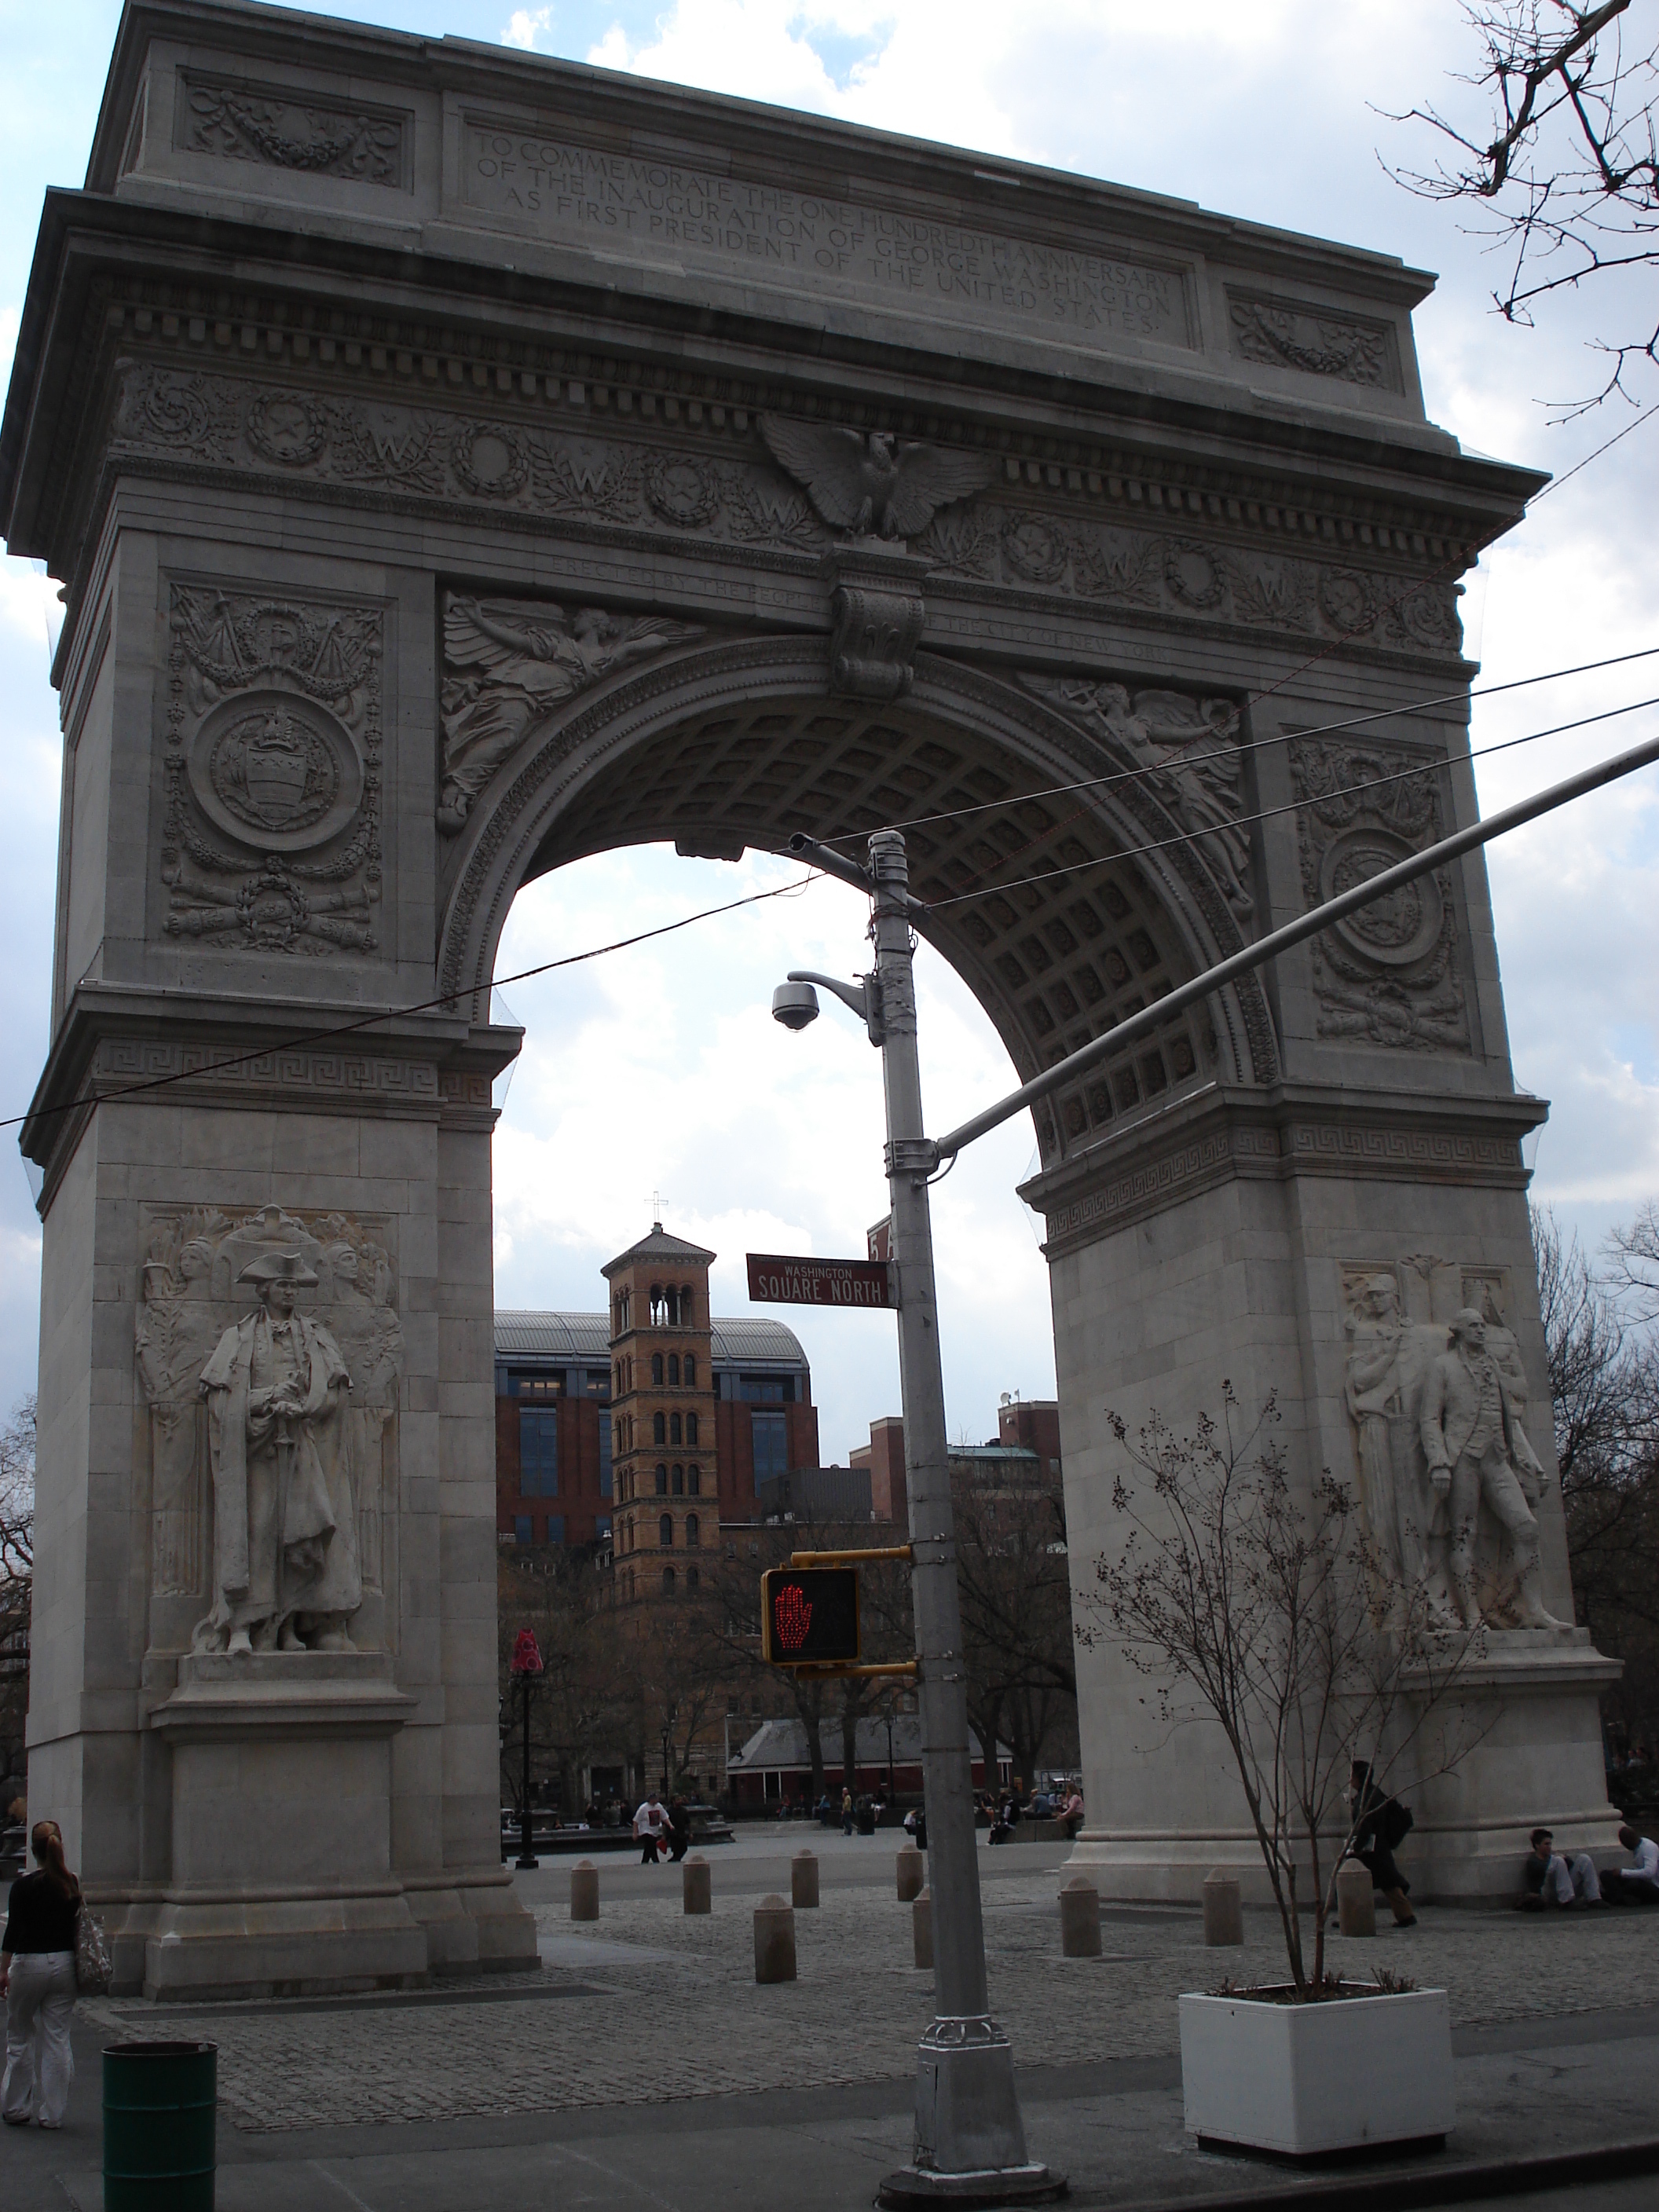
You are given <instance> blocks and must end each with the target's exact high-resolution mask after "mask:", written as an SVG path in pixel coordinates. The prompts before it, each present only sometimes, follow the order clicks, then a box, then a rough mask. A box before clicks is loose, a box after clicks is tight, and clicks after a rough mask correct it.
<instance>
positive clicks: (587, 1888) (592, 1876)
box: [570, 1859, 599, 1920]
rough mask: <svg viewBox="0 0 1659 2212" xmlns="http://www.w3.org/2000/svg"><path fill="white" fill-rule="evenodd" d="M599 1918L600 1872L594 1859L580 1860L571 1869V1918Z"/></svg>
mask: <svg viewBox="0 0 1659 2212" xmlns="http://www.w3.org/2000/svg"><path fill="white" fill-rule="evenodd" d="M570 1917H571V1918H572V1919H573V1920H597V1919H598V1918H599V1869H598V1867H596V1866H595V1865H594V1863H593V1862H592V1859H578V1860H577V1862H576V1863H575V1865H574V1866H573V1867H572V1868H571V1869H570Z"/></svg>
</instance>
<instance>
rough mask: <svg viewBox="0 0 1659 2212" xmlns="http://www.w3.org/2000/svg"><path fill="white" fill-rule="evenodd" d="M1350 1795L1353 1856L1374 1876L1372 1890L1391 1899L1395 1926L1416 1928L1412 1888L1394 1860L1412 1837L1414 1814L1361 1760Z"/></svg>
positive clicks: (1351, 1774)
mask: <svg viewBox="0 0 1659 2212" xmlns="http://www.w3.org/2000/svg"><path fill="white" fill-rule="evenodd" d="M1349 1795H1350V1798H1351V1800H1352V1807H1353V1829H1352V1835H1351V1838H1350V1840H1349V1844H1348V1850H1349V1853H1350V1855H1351V1856H1352V1857H1354V1858H1357V1859H1358V1861H1359V1863H1360V1864H1361V1866H1363V1867H1364V1869H1365V1870H1366V1871H1367V1873H1368V1874H1369V1875H1370V1878H1371V1887H1373V1888H1374V1889H1380V1890H1381V1891H1382V1893H1383V1896H1384V1897H1385V1898H1387V1899H1388V1901H1389V1911H1391V1912H1392V1913H1393V1914H1394V1917H1395V1925H1396V1926H1397V1927H1401V1928H1415V1927H1416V1925H1417V1915H1416V1914H1415V1913H1414V1912H1413V1911H1412V1908H1411V1884H1410V1883H1409V1882H1408V1881H1407V1880H1406V1877H1405V1875H1402V1874H1401V1871H1400V1869H1399V1868H1398V1867H1397V1866H1396V1865H1395V1859H1394V1855H1395V1851H1396V1850H1398V1849H1399V1848H1400V1846H1401V1844H1403V1843H1404V1842H1405V1840H1406V1838H1407V1836H1408V1835H1409V1834H1410V1833H1411V1827H1412V1816H1411V1812H1410V1810H1409V1808H1407V1807H1406V1806H1404V1805H1402V1804H1401V1802H1400V1800H1399V1799H1398V1798H1397V1797H1389V1796H1384V1795H1383V1791H1382V1790H1379V1789H1378V1787H1377V1786H1376V1781H1375V1779H1374V1778H1373V1777H1372V1773H1371V1770H1370V1766H1368V1765H1366V1763H1365V1761H1364V1759H1355V1760H1354V1762H1353V1764H1352V1767H1351V1769H1350V1771H1349Z"/></svg>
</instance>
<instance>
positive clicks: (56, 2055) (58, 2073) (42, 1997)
mask: <svg viewBox="0 0 1659 2212" xmlns="http://www.w3.org/2000/svg"><path fill="white" fill-rule="evenodd" d="M29 1849H30V1850H31V1851H32V1852H33V1856H34V1861H35V1871H34V1872H33V1874H26V1875H20V1876H19V1878H18V1880H17V1881H15V1882H14V1883H13V1884H12V1886H11V1900H10V1905H9V1911H8V1912H7V1915H6V1933H5V1940H4V1942H3V1944H0V1991H3V1992H4V1995H5V2000H6V2072H5V2079H4V2082H3V2084H0V2111H3V2112H4V2115H5V2121H6V2125H7V2126H8V2127H11V2128H21V2127H27V2125H28V2124H29V2122H30V2121H31V2120H33V2121H35V2122H37V2123H38V2124H39V2125H40V2126H41V2127H43V2128H61V2127H62V2126H63V2124H64V2106H66V2105H67V2104H68V2102H69V2092H70V2082H71V2081H73V2080H74V2078H75V2061H74V2058H73V2057H71V2055H70V2021H71V2020H72V2019H73V2018H74V2016H75V1936H76V1919H77V1917H78V1916H79V1914H80V1911H81V1885H80V1883H79V1882H78V1881H76V1878H75V1876H74V1875H72V1874H71V1873H70V1870H69V1868H68V1867H67V1865H66V1864H65V1863H64V1838H63V1836H62V1834H61V1832H60V1831H59V1829H58V1823H57V1821H56V1820H37V1821H36V1822H35V1824H34V1826H33V1828H32V1829H31V1830H30V1831H29Z"/></svg>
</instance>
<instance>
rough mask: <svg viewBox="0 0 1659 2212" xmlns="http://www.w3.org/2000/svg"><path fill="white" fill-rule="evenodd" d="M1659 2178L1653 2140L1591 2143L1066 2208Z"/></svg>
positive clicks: (1269, 2205)
mask: <svg viewBox="0 0 1659 2212" xmlns="http://www.w3.org/2000/svg"><path fill="white" fill-rule="evenodd" d="M1644 2173H1659V2136H1644V2137H1642V2138H1640V2139H1639V2140H1638V2141H1637V2142H1622V2143H1599V2144H1596V2145H1595V2146H1594V2147H1593V2148H1589V2149H1587V2150H1564V2151H1550V2152H1547V2153H1545V2154H1543V2155H1541V2156H1540V2157H1537V2158H1503V2159H1484V2160H1470V2161H1468V2162H1467V2163H1466V2164H1464V2165H1462V2166H1437V2167H1423V2166H1416V2167H1412V2168H1408V2169H1407V2171H1406V2172H1393V2173H1386V2172H1384V2173H1365V2174H1361V2173H1356V2172H1355V2171H1354V2170H1353V2168H1352V2166H1347V2167H1345V2168H1344V2169H1343V2171H1342V2172H1340V2173H1333V2174H1330V2175H1328V2176H1324V2177H1322V2178H1321V2179H1318V2180H1316V2181H1294V2182H1287V2183H1285V2184H1282V2185H1279V2186H1278V2187H1274V2186H1273V2185H1271V2184H1270V2185H1268V2186H1267V2187H1266V2188H1262V2189H1238V2190H1229V2191H1227V2193H1226V2194H1225V2196H1220V2195H1218V2196H1213V2197H1212V2196H1210V2195H1207V2194H1206V2192H1204V2191H1199V2190H1194V2191H1191V2192H1190V2193H1188V2194H1186V2195H1183V2196H1180V2197H1137V2198H1135V2199H1133V2201H1130V2202H1127V2203H1126V2202H1124V2201H1123V2200H1121V2199H1120V2198H1117V2197H1113V2196H1112V2195H1110V2193H1109V2192H1108V2191H1096V2190H1092V2189H1090V2190H1086V2191H1076V2192H1074V2194H1073V2197H1072V2199H1071V2202H1072V2203H1073V2204H1079V2205H1090V2204H1106V2203H1110V2204H1111V2205H1112V2207H1113V2212H1278V2208H1279V2207H1281V2206H1282V2207H1284V2208H1285V2212H1417V2208H1419V2207H1426V2206H1431V2205H1438V2204H1468V2203H1478V2202H1479V2201H1480V2199H1481V2198H1482V2197H1524V2196H1528V2195H1530V2194H1533V2193H1534V2192H1536V2193H1540V2194H1541V2193H1543V2192H1545V2191H1549V2190H1553V2189H1566V2188H1570V2187H1571V2186H1573V2185H1578V2184H1583V2183H1585V2182H1591V2181H1625V2180H1628V2179H1632V2178H1633V2177H1635V2176H1636V2175H1638V2174H1644Z"/></svg>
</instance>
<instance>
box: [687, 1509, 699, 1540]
mask: <svg viewBox="0 0 1659 2212" xmlns="http://www.w3.org/2000/svg"><path fill="white" fill-rule="evenodd" d="M685 1541H686V1542H687V1543H688V1544H700V1543H701V1542H702V1534H701V1533H700V1531H699V1528H698V1525H697V1516H696V1514H695V1513H688V1514H687V1515H686V1516H685Z"/></svg>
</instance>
